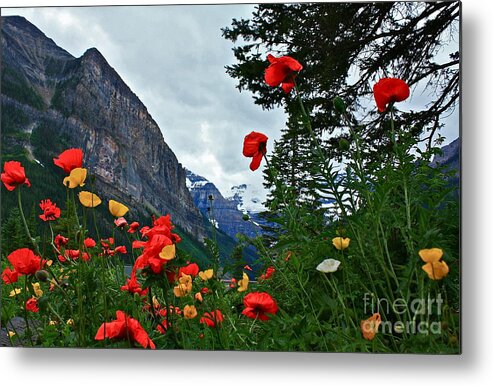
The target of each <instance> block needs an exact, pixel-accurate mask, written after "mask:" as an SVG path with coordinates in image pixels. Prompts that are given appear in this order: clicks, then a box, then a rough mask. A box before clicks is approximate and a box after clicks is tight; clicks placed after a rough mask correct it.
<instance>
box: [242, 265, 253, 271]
mask: <svg viewBox="0 0 493 386" xmlns="http://www.w3.org/2000/svg"><path fill="white" fill-rule="evenodd" d="M243 268H244V269H246V270H247V271H252V268H250V266H249V265H248V264H247V265H245V266H244V267H243Z"/></svg>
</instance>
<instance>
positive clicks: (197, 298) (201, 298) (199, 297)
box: [195, 292, 204, 303]
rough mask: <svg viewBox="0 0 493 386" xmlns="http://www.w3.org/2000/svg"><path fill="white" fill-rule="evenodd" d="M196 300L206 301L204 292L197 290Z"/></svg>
mask: <svg viewBox="0 0 493 386" xmlns="http://www.w3.org/2000/svg"><path fill="white" fill-rule="evenodd" d="M195 300H197V301H199V302H200V303H202V302H203V301H204V298H203V297H202V294H201V293H200V292H197V293H196V294H195Z"/></svg>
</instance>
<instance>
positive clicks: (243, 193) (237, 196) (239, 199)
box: [225, 184, 266, 214]
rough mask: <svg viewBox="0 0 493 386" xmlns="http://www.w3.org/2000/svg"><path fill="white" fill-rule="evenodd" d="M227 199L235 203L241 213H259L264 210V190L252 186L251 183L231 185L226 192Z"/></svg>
mask: <svg viewBox="0 0 493 386" xmlns="http://www.w3.org/2000/svg"><path fill="white" fill-rule="evenodd" d="M225 198H226V199H227V200H231V201H233V202H234V203H236V205H237V208H238V210H239V211H241V212H243V213H248V214H251V213H259V212H263V211H265V206H264V204H263V202H265V199H266V195H265V191H261V190H259V189H256V188H254V187H253V186H252V185H247V184H241V185H237V186H233V187H231V189H230V191H229V192H228V193H227V195H226V197H225Z"/></svg>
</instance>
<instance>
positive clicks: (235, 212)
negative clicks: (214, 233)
mask: <svg viewBox="0 0 493 386" xmlns="http://www.w3.org/2000/svg"><path fill="white" fill-rule="evenodd" d="M187 187H188V189H189V191H190V193H191V195H192V198H193V201H194V203H195V205H196V206H197V208H199V210H200V212H201V213H202V214H203V216H204V217H205V218H207V219H208V220H209V221H210V222H211V223H212V224H213V225H214V226H215V227H216V228H218V229H220V230H221V231H223V232H224V233H226V234H227V235H229V236H230V237H233V238H235V237H236V234H237V233H242V234H245V235H247V236H249V237H255V236H256V235H258V234H259V232H260V231H261V230H260V227H258V226H256V225H254V224H252V222H250V221H245V220H244V219H243V215H244V214H245V213H247V211H246V210H241V209H246V208H245V207H243V206H241V205H239V202H240V201H241V202H242V198H241V196H239V195H238V196H236V197H237V199H236V200H235V199H233V198H231V199H227V198H225V197H223V195H222V194H221V192H220V191H219V190H218V189H217V187H216V186H215V185H214V184H213V183H212V182H210V181H208V180H207V179H205V178H204V177H202V176H199V175H197V174H195V173H193V172H191V171H190V170H187ZM211 198H212V200H211ZM247 203H249V202H248V201H247ZM260 206H261V204H260ZM260 206H258V205H257V207H259V208H260ZM211 208H212V210H211ZM250 208H253V207H250Z"/></svg>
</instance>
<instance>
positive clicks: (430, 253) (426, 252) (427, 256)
mask: <svg viewBox="0 0 493 386" xmlns="http://www.w3.org/2000/svg"><path fill="white" fill-rule="evenodd" d="M418 254H419V257H421V260H423V261H424V262H425V263H437V262H438V261H440V259H441V258H442V256H443V251H442V250H441V249H440V248H430V249H422V250H420V251H419V252H418Z"/></svg>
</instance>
